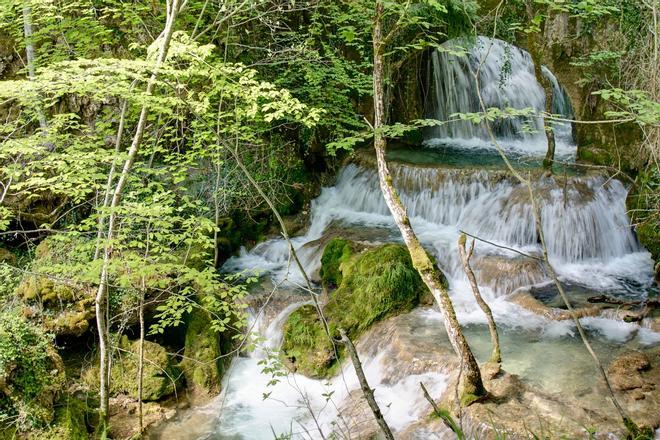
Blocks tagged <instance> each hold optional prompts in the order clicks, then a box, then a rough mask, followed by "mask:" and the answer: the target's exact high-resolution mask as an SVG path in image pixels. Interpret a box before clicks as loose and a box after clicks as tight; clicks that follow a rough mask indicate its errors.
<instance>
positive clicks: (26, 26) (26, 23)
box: [23, 0, 48, 136]
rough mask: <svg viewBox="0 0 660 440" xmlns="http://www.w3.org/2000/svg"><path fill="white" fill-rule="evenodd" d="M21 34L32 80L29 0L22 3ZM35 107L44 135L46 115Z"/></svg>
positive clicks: (32, 52) (38, 107)
mask: <svg viewBox="0 0 660 440" xmlns="http://www.w3.org/2000/svg"><path fill="white" fill-rule="evenodd" d="M23 35H24V36H25V59H26V64H27V69H28V78H29V80H30V81H34V80H35V79H36V78H37V74H36V68H35V63H34V59H35V56H34V42H33V41H32V8H30V5H29V0H24V3H23ZM36 107H37V108H36V111H37V117H38V118H39V127H41V133H42V134H43V135H44V136H45V135H47V134H48V123H47V122H46V115H45V114H44V111H43V109H42V108H41V105H40V104H37V106H36Z"/></svg>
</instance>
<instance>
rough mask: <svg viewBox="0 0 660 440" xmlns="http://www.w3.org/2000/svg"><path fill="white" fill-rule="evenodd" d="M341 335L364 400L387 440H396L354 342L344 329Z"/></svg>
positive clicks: (341, 330) (340, 331)
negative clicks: (370, 384) (365, 373)
mask: <svg viewBox="0 0 660 440" xmlns="http://www.w3.org/2000/svg"><path fill="white" fill-rule="evenodd" d="M339 334H340V335H341V340H342V342H343V343H344V346H345V347H346V349H347V350H348V353H349V354H350V355H351V359H352V360H353V368H355V374H356V375H357V378H358V381H359V382H360V387H361V388H362V394H363V395H364V398H365V399H367V403H368V404H369V407H370V408H371V412H372V413H373V414H374V418H375V419H376V422H378V426H380V430H381V431H382V432H383V435H384V436H385V438H386V439H387V440H394V435H392V431H391V430H390V427H389V426H388V425H387V422H386V421H385V417H383V413H382V412H381V410H380V407H379V406H378V402H376V398H375V397H374V390H372V389H371V387H370V386H369V382H367V378H366V377H365V375H364V370H363V369H362V363H361V362H360V358H359V357H358V354H357V350H356V349H355V346H354V345H353V342H352V341H351V340H350V339H349V338H348V336H347V335H346V332H345V331H344V329H339Z"/></svg>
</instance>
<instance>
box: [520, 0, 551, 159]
mask: <svg viewBox="0 0 660 440" xmlns="http://www.w3.org/2000/svg"><path fill="white" fill-rule="evenodd" d="M525 10H526V12H527V19H528V20H529V22H530V23H531V22H532V20H533V19H534V15H535V13H534V6H533V4H532V2H531V1H530V0H528V1H527V2H526V3H525ZM544 46H545V45H544V42H543V32H541V34H540V35H539V34H538V33H536V32H530V33H528V34H527V49H528V50H529V54H530V55H531V57H532V62H533V63H534V76H535V77H536V81H537V82H538V83H539V84H540V85H541V87H542V88H543V94H544V96H545V109H544V110H545V113H547V114H551V113H552V83H551V82H550V80H549V79H548V78H546V77H545V75H544V74H543V68H542V67H541V66H542V65H543V47H544ZM543 130H544V132H545V136H546V139H547V140H548V150H547V151H546V153H545V158H544V159H543V168H546V169H548V170H552V164H553V163H554V161H555V132H554V130H553V129H552V125H550V122H549V120H548V118H543Z"/></svg>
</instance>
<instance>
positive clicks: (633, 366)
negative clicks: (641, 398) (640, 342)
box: [607, 351, 651, 391]
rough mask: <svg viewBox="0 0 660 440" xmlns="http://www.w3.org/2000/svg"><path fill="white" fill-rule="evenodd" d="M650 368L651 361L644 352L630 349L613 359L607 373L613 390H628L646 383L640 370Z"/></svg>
mask: <svg viewBox="0 0 660 440" xmlns="http://www.w3.org/2000/svg"><path fill="white" fill-rule="evenodd" d="M650 368H651V363H650V362H649V359H648V357H647V356H646V355H645V354H644V353H640V352H639V351H632V352H628V353H624V354H622V355H621V356H619V357H617V358H616V359H614V360H613V361H612V363H610V366H609V367H608V369H607V373H608V374H609V379H610V381H611V382H612V387H614V389H615V390H619V391H628V390H633V389H635V388H642V387H644V386H645V385H648V384H647V382H646V381H645V380H644V377H642V372H643V371H646V370H649V369H650Z"/></svg>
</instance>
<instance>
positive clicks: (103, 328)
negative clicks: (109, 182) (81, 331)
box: [95, 0, 180, 432]
mask: <svg viewBox="0 0 660 440" xmlns="http://www.w3.org/2000/svg"><path fill="white" fill-rule="evenodd" d="M167 6H168V13H167V19H166V23H165V29H164V30H163V33H162V36H163V43H162V45H161V47H160V49H159V51H158V56H157V58H156V62H155V64H154V72H153V73H152V74H151V77H150V78H149V82H148V83H147V89H146V94H147V95H149V94H151V93H153V89H154V86H155V84H156V78H157V75H158V69H159V68H160V67H161V66H162V65H163V63H164V62H165V59H166V57H167V51H168V49H169V45H170V41H171V39H172V34H173V33H174V21H175V20H176V16H177V14H178V12H179V7H180V5H179V0H171V1H168V3H167ZM148 113H149V110H148V108H147V106H143V107H142V110H141V111H140V117H139V119H138V124H137V127H136V129H135V135H134V137H133V141H132V142H131V147H130V149H129V151H128V156H127V158H126V161H125V162H124V167H123V169H122V172H121V175H120V176H119V180H118V181H117V186H116V187H115V190H114V192H113V194H112V199H111V201H110V205H109V208H110V215H109V218H108V234H107V237H106V244H105V246H104V252H103V266H102V268H101V277H100V282H99V288H98V291H97V293H96V301H95V311H96V326H97V329H98V333H99V357H100V359H99V364H100V368H99V382H100V385H99V388H100V396H99V397H100V404H99V425H100V426H99V428H100V430H101V432H104V431H105V430H107V426H108V406H109V388H110V377H109V366H110V362H109V357H108V332H109V330H108V319H107V316H106V314H107V313H108V305H107V301H108V281H109V266H110V260H111V258H112V253H113V243H112V241H113V240H114V239H115V233H116V228H117V207H118V206H119V204H120V201H121V196H122V192H123V190H124V187H125V186H126V183H127V182H128V177H129V174H130V172H131V169H132V168H133V163H134V162H135V159H136V158H137V154H138V151H139V149H140V145H141V143H142V137H143V135H144V129H145V126H146V124H147V116H148Z"/></svg>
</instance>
